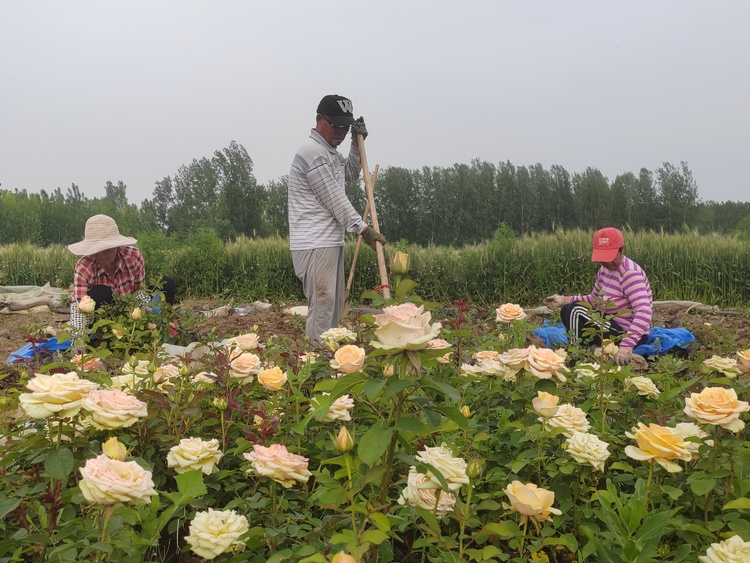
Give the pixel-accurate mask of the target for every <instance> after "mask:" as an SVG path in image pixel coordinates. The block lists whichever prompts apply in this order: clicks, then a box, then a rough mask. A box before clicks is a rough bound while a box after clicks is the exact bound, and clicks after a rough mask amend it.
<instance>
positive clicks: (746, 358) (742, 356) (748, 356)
mask: <svg viewBox="0 0 750 563" xmlns="http://www.w3.org/2000/svg"><path fill="white" fill-rule="evenodd" d="M737 368H738V369H739V370H740V371H742V372H744V373H748V372H750V348H748V349H747V350H743V351H742V352H737Z"/></svg>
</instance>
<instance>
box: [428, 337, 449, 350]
mask: <svg viewBox="0 0 750 563" xmlns="http://www.w3.org/2000/svg"><path fill="white" fill-rule="evenodd" d="M451 347H452V346H451V343H450V342H448V341H447V340H443V339H442V338H433V339H432V340H430V341H429V342H428V343H427V349H428V350H445V349H447V348H451Z"/></svg>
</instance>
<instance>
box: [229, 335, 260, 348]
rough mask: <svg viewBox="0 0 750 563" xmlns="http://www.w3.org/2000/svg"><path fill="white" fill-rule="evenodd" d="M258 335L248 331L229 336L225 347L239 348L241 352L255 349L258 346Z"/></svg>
mask: <svg viewBox="0 0 750 563" xmlns="http://www.w3.org/2000/svg"><path fill="white" fill-rule="evenodd" d="M259 344H260V342H259V340H258V335H257V334H255V333H254V332H248V333H247V334H241V335H239V336H235V337H233V338H229V339H227V341H226V345H227V348H230V349H231V348H239V349H240V350H242V351H243V352H247V351H248V350H255V349H256V348H257V347H258V346H259Z"/></svg>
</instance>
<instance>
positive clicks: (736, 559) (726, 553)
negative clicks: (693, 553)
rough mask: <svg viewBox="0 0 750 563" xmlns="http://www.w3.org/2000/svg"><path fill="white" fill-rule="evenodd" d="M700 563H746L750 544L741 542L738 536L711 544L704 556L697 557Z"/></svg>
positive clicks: (748, 557) (749, 559)
mask: <svg viewBox="0 0 750 563" xmlns="http://www.w3.org/2000/svg"><path fill="white" fill-rule="evenodd" d="M698 561H700V563H746V562H747V561H750V542H747V541H743V540H742V538H741V537H740V536H736V535H735V536H732V537H731V538H729V539H727V540H724V541H720V542H718V543H712V544H711V545H710V546H709V548H708V550H707V551H706V555H699V556H698Z"/></svg>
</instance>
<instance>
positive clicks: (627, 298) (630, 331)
mask: <svg viewBox="0 0 750 563" xmlns="http://www.w3.org/2000/svg"><path fill="white" fill-rule="evenodd" d="M593 246H594V249H593V251H592V252H591V261H592V262H598V263H599V266H600V267H599V271H598V272H597V274H596V281H595V282H594V289H592V290H591V293H589V294H588V295H572V296H564V295H551V296H550V297H547V301H550V302H553V303H554V304H556V305H560V306H561V307H562V309H561V310H560V320H562V322H563V324H564V325H565V329H566V330H567V331H568V332H571V333H573V334H575V335H576V336H577V337H578V338H579V339H582V340H584V341H585V340H586V339H585V335H584V329H587V328H588V329H594V330H596V331H598V332H599V333H600V334H601V335H602V336H603V337H604V338H622V340H620V344H619V349H618V352H617V355H616V356H615V358H614V360H615V361H616V362H617V363H618V364H620V365H625V364H629V363H630V362H631V360H632V358H633V348H635V347H636V346H638V345H639V344H644V343H645V342H646V340H647V339H648V334H649V331H650V330H651V317H652V315H653V299H652V295H651V285H650V284H649V282H648V277H647V276H646V272H644V271H643V268H641V267H640V266H639V265H638V264H636V263H635V262H633V261H632V260H631V259H630V258H628V257H627V256H625V255H624V254H623V251H624V250H625V240H624V238H623V236H622V233H621V232H620V231H619V230H618V229H615V228H614V227H607V228H604V229H601V230H599V231H596V233H594V240H593ZM592 308H593V309H595V310H597V311H599V312H600V313H603V314H604V317H605V319H606V320H605V322H604V324H603V325H599V324H598V323H597V322H596V321H595V320H594V319H593V318H592V315H591V309H592ZM592 342H593V343H594V344H599V343H600V342H601V339H600V338H594V339H593V340H592Z"/></svg>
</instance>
